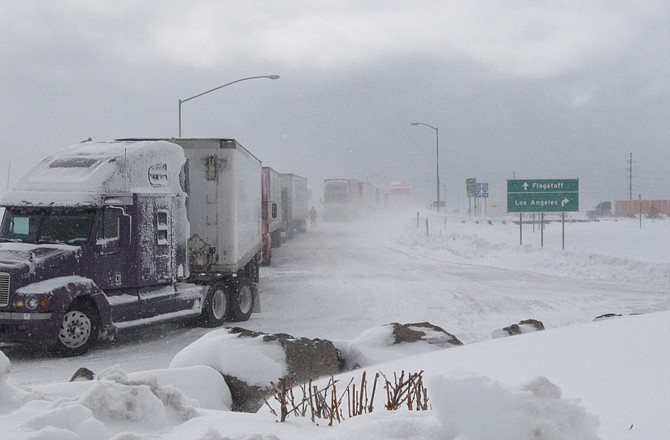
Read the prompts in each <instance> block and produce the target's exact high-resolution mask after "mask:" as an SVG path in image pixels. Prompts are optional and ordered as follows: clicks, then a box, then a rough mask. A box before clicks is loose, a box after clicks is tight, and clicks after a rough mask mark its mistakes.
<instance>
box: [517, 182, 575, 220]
mask: <svg viewBox="0 0 670 440" xmlns="http://www.w3.org/2000/svg"><path fill="white" fill-rule="evenodd" d="M572 211H579V180H578V179H538V180H522V179H517V180H508V181H507V212H572Z"/></svg>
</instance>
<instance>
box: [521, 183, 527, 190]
mask: <svg viewBox="0 0 670 440" xmlns="http://www.w3.org/2000/svg"><path fill="white" fill-rule="evenodd" d="M521 186H523V189H524V190H525V191H528V182H523V185H521Z"/></svg>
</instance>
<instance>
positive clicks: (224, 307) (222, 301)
mask: <svg viewBox="0 0 670 440" xmlns="http://www.w3.org/2000/svg"><path fill="white" fill-rule="evenodd" d="M229 296H230V295H229V294H228V289H227V288H226V286H225V285H223V284H222V283H216V284H213V285H211V286H210V287H209V290H207V297H206V298H205V302H204V304H203V305H202V312H201V313H200V322H201V324H202V326H203V327H219V326H221V325H222V324H223V321H224V320H225V319H226V316H227V315H228V304H229V302H230V301H229V299H228V298H229Z"/></svg>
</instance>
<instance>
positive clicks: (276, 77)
mask: <svg viewBox="0 0 670 440" xmlns="http://www.w3.org/2000/svg"><path fill="white" fill-rule="evenodd" d="M267 78H268V79H279V75H268V76H267Z"/></svg>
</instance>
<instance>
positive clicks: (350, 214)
mask: <svg viewBox="0 0 670 440" xmlns="http://www.w3.org/2000/svg"><path fill="white" fill-rule="evenodd" d="M383 203H384V194H383V193H382V192H381V191H380V190H379V188H377V187H376V186H374V185H373V184H371V183H369V182H361V181H359V180H357V179H326V180H325V181H324V182H323V207H324V213H323V220H324V221H327V222H328V221H347V220H352V219H355V218H357V217H359V216H360V215H362V214H365V213H369V212H372V211H375V210H376V209H378V208H379V207H380V206H382V204H383Z"/></svg>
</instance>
